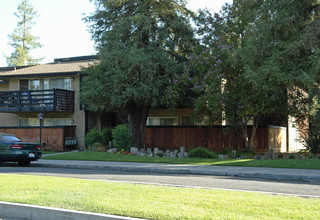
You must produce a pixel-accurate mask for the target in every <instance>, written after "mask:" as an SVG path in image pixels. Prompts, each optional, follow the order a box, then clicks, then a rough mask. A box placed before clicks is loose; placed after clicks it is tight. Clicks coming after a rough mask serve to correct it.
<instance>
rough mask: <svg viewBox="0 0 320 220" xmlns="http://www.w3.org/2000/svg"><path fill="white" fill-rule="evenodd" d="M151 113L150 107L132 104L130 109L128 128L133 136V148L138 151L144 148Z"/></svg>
mask: <svg viewBox="0 0 320 220" xmlns="http://www.w3.org/2000/svg"><path fill="white" fill-rule="evenodd" d="M148 113H149V105H147V104H132V105H130V107H129V109H128V127H129V131H130V133H131V135H132V146H133V147H136V148H138V149H140V148H143V147H144V134H145V131H146V122H147V117H148Z"/></svg>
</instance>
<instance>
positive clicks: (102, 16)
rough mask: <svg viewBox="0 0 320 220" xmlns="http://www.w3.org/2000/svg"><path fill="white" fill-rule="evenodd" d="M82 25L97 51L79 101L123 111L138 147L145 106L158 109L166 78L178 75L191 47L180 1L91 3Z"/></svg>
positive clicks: (104, 0)
mask: <svg viewBox="0 0 320 220" xmlns="http://www.w3.org/2000/svg"><path fill="white" fill-rule="evenodd" d="M95 4H96V7H97V9H96V11H95V13H94V14H93V15H92V16H89V17H88V18H87V19H86V20H87V22H89V23H90V24H91V32H92V36H93V39H94V40H95V42H96V45H97V49H98V51H99V57H100V62H99V64H97V65H95V66H92V67H90V68H88V69H87V70H86V71H85V72H84V74H85V75H86V77H85V78H84V79H83V82H82V93H81V100H82V101H83V102H84V103H86V104H88V106H90V108H91V110H94V111H108V110H116V111H124V112H125V113H127V115H128V126H129V130H130V132H131V134H132V137H133V146H135V147H138V148H140V147H143V143H144V141H143V139H144V133H145V126H146V119H147V116H148V111H149V108H150V107H151V106H156V105H159V104H160V100H161V98H162V96H163V93H164V90H165V89H166V87H167V86H168V83H169V79H170V78H171V76H172V75H173V74H174V73H176V72H177V71H182V63H183V62H184V61H185V60H186V55H188V54H190V53H191V49H192V45H193V43H194V39H193V30H192V27H191V25H190V23H189V19H190V15H191V12H190V11H188V10H187V9H186V7H185V1H184V0H161V1H158V0H130V1H120V0H95Z"/></svg>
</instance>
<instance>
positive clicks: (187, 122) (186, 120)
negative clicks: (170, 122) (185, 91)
mask: <svg viewBox="0 0 320 220" xmlns="http://www.w3.org/2000/svg"><path fill="white" fill-rule="evenodd" d="M182 125H185V126H191V125H194V122H193V121H192V118H191V116H182Z"/></svg>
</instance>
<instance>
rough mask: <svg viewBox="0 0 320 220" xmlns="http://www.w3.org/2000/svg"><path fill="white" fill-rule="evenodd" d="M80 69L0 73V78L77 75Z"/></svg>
mask: <svg viewBox="0 0 320 220" xmlns="http://www.w3.org/2000/svg"><path fill="white" fill-rule="evenodd" d="M80 72H81V71H73V72H56V73H28V74H12V75H1V74H0V79H9V78H26V77H31V78H34V77H48V76H51V77H53V76H74V75H78V74H79V73H80Z"/></svg>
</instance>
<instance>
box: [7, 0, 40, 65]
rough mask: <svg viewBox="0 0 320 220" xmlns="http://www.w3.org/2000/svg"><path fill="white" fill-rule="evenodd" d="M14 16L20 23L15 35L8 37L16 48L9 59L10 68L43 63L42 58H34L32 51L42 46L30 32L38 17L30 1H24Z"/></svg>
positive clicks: (37, 38) (10, 43) (11, 44)
mask: <svg viewBox="0 0 320 220" xmlns="http://www.w3.org/2000/svg"><path fill="white" fill-rule="evenodd" d="M14 15H15V16H16V17H17V18H18V19H19V21H18V25H17V28H16V29H15V30H14V33H13V34H11V35H9V36H8V37H9V40H10V42H9V45H10V46H12V47H13V48H14V51H13V52H12V53H11V55H10V56H9V57H7V63H8V65H9V66H24V65H33V64H36V63H37V62H39V61H41V58H40V59H35V58H33V57H32V56H31V55H30V51H31V50H33V49H36V48H39V47H41V44H40V43H39V42H38V40H39V37H35V36H33V35H32V34H31V33H30V31H31V28H32V27H33V26H34V25H35V22H34V19H35V18H36V17H37V12H36V11H34V9H33V7H32V6H31V5H30V4H29V0H23V1H22V2H21V4H20V5H19V6H18V9H17V12H16V13H15V14H14Z"/></svg>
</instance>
